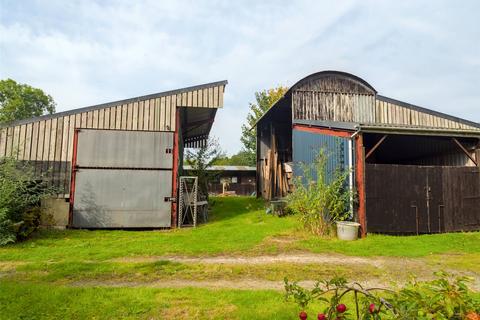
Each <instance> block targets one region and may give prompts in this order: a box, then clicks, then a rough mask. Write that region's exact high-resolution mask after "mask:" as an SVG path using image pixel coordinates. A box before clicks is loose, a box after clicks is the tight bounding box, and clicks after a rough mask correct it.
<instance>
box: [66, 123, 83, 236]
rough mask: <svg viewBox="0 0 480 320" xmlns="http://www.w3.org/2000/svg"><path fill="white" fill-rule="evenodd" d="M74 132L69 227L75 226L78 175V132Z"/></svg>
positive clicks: (77, 130) (76, 130)
mask: <svg viewBox="0 0 480 320" xmlns="http://www.w3.org/2000/svg"><path fill="white" fill-rule="evenodd" d="M79 131H80V129H75V131H74V132H73V155H72V173H71V176H70V206H69V210H68V227H72V226H73V204H74V203H75V178H76V175H77V150H78V149H77V148H78V132H79Z"/></svg>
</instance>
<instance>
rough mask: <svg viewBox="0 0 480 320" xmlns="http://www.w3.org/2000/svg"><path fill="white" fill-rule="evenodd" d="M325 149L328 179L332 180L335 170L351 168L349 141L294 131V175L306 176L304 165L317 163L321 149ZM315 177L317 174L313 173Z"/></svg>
mask: <svg viewBox="0 0 480 320" xmlns="http://www.w3.org/2000/svg"><path fill="white" fill-rule="evenodd" d="M322 148H323V149H324V150H325V152H326V154H327V156H328V161H327V165H326V167H327V168H326V170H327V174H326V176H327V177H328V178H332V177H333V174H334V173H335V170H337V168H341V169H343V170H348V168H349V151H348V139H347V138H342V137H336V136H330V135H325V134H318V133H311V132H305V131H300V130H293V163H294V166H293V173H294V175H295V176H304V172H303V167H302V166H304V165H307V166H309V165H311V164H313V163H314V162H315V159H316V158H317V156H318V154H319V153H320V150H321V149H322ZM313 174H314V175H315V173H313Z"/></svg>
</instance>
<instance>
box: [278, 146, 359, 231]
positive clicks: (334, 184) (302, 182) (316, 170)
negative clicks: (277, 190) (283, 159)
mask: <svg viewBox="0 0 480 320" xmlns="http://www.w3.org/2000/svg"><path fill="white" fill-rule="evenodd" d="M327 161H328V155H327V153H326V152H325V150H323V149H321V150H320V152H319V154H318V156H317V157H316V159H315V161H314V163H312V164H310V165H303V166H302V171H303V174H302V176H297V177H295V178H294V181H293V184H294V188H293V191H292V192H291V193H290V194H289V195H288V196H287V203H288V204H287V206H288V208H289V209H291V211H292V212H293V213H295V214H298V215H299V217H300V220H301V221H302V223H303V225H304V227H305V228H306V229H307V230H309V231H310V232H312V233H314V234H318V235H327V234H328V233H329V231H330V229H331V228H330V225H331V223H332V222H333V221H339V220H346V219H347V218H348V217H350V216H351V215H352V212H351V209H350V201H351V200H352V199H353V196H354V192H353V191H351V190H350V189H349V188H348V186H347V179H348V176H349V172H348V171H346V170H341V169H337V170H335V171H334V172H333V173H332V174H331V175H329V174H328V172H327Z"/></svg>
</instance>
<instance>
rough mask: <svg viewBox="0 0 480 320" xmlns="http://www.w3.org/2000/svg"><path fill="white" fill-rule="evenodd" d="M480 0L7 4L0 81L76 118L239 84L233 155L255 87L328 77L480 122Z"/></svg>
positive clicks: (224, 117)
mask: <svg viewBox="0 0 480 320" xmlns="http://www.w3.org/2000/svg"><path fill="white" fill-rule="evenodd" d="M479 12H480V1H476V0H472V1H468V0H464V1H439V0H432V1H408V0H406V1H369V0H362V1H354V0H342V1H318V0H317V1H240V0H238V1H179V0H177V1H160V0H152V1H148V0H147V1H140V0H138V1H73V0H72V1H64V0H58V1H56V0H44V1H28V0H23V1H18V0H0V79H5V78H12V79H14V80H16V81H18V82H21V83H27V84H30V85H32V86H35V87H38V88H41V89H43V90H44V91H45V92H47V93H48V94H50V95H52V97H53V98H54V99H55V101H56V102H57V111H65V110H70V109H75V108H79V107H84V106H88V105H94V104H99V103H103V102H109V101H115V100H120V99H126V98H130V97H135V96H141V95H145V94H150V93H156V92H162V91H167V90H171V89H178V88H183V87H187V86H192V85H197V84H202V83H207V82H213V81H219V80H225V79H226V80H228V82H229V84H228V85H227V87H226V91H225V101H224V103H225V107H224V108H223V109H222V110H220V111H219V112H218V113H217V117H216V120H215V123H214V126H213V129H212V135H214V136H216V137H217V138H218V139H219V142H220V145H221V146H222V148H223V149H224V150H225V151H227V152H228V154H233V153H236V152H237V151H239V150H240V149H241V147H242V145H241V142H240V135H241V125H242V123H244V121H245V118H246V115H247V113H248V110H249V109H248V105H249V102H253V101H254V99H255V96H254V94H255V92H256V91H260V90H263V89H268V88H272V87H276V86H278V85H283V86H291V85H293V84H295V82H297V81H298V80H300V79H301V78H303V77H305V76H307V75H309V74H311V73H314V72H318V71H322V70H340V71H345V72H350V73H353V74H355V75H357V76H359V77H361V78H363V79H365V80H366V81H367V82H369V83H370V84H371V85H372V86H373V87H374V88H375V89H376V90H377V91H378V92H379V94H382V95H385V96H388V97H391V98H395V99H399V100H402V101H405V102H410V103H413V104H416V105H420V106H423V107H427V108H431V109H434V110H437V111H441V112H445V113H449V114H453V115H455V116H458V117H463V118H466V119H469V120H472V121H475V122H480V19H479Z"/></svg>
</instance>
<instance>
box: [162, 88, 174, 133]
mask: <svg viewBox="0 0 480 320" xmlns="http://www.w3.org/2000/svg"><path fill="white" fill-rule="evenodd" d="M175 99H176V97H173V99H172V97H171V96H167V97H166V99H165V127H164V129H163V130H168V128H170V125H171V116H170V111H171V105H172V100H175Z"/></svg>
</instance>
